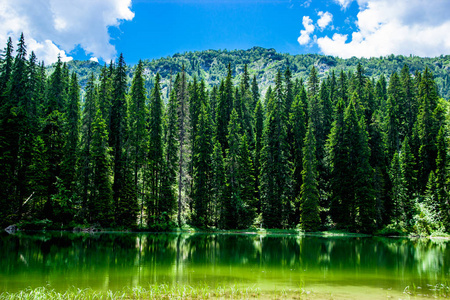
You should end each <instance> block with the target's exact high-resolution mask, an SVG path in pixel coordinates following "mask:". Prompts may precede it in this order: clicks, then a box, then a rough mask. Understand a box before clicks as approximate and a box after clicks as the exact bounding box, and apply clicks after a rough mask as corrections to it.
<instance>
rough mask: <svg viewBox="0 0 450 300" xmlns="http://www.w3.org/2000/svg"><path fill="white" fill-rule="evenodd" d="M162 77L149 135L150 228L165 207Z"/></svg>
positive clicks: (152, 106)
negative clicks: (161, 189)
mask: <svg viewBox="0 0 450 300" xmlns="http://www.w3.org/2000/svg"><path fill="white" fill-rule="evenodd" d="M160 79H161V77H160V75H159V73H157V74H156V77H155V86H154V87H153V90H152V94H151V97H150V118H149V120H150V121H149V133H148V141H149V145H148V149H149V152H148V175H147V176H148V179H149V199H148V205H147V210H148V211H147V214H148V220H147V223H148V225H149V226H152V225H155V223H156V222H157V221H158V220H159V218H160V216H161V213H162V211H161V210H160V207H161V206H162V205H163V204H162V203H161V202H160V201H161V198H160V188H161V180H162V178H161V177H162V174H161V172H162V170H163V167H164V153H163V143H162V142H163V140H162V138H163V132H162V117H163V116H162V105H163V102H162V98H161V90H160Z"/></svg>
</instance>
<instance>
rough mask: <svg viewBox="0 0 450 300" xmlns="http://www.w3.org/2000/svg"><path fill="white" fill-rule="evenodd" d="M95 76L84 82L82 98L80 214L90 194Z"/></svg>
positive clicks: (84, 208)
mask: <svg viewBox="0 0 450 300" xmlns="http://www.w3.org/2000/svg"><path fill="white" fill-rule="evenodd" d="M94 81H95V78H94V74H93V73H91V76H90V78H89V80H88V82H87V83H86V88H85V90H86V94H85V99H84V108H83V116H82V121H81V122H82V123H81V132H82V137H81V144H82V148H81V162H80V166H81V168H82V171H81V173H82V175H81V177H82V194H81V195H82V196H81V198H82V204H81V206H82V212H81V215H83V216H84V215H85V212H86V209H87V205H88V203H89V202H90V198H91V197H92V196H93V195H92V188H93V183H92V176H91V175H92V173H93V171H92V153H91V143H92V129H93V127H92V126H93V123H94V118H95V114H96V112H97V93H96V88H95V82H94Z"/></svg>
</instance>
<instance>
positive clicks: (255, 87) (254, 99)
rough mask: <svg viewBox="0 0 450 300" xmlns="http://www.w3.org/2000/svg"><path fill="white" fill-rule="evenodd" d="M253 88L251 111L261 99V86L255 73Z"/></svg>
mask: <svg viewBox="0 0 450 300" xmlns="http://www.w3.org/2000/svg"><path fill="white" fill-rule="evenodd" d="M251 89H252V105H251V107H250V111H255V109H256V105H257V103H258V101H259V100H260V99H259V87H258V82H257V81H256V75H253V79H252V85H251Z"/></svg>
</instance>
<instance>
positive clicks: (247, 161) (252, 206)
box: [238, 134, 257, 228]
mask: <svg viewBox="0 0 450 300" xmlns="http://www.w3.org/2000/svg"><path fill="white" fill-rule="evenodd" d="M238 164H239V169H238V178H239V189H240V191H239V195H240V198H241V201H242V205H243V210H242V216H241V217H240V219H241V222H240V224H239V227H240V228H249V227H250V225H252V224H253V220H254V219H255V216H256V206H257V204H256V198H255V192H254V191H255V190H254V187H255V177H254V175H253V174H254V170H253V161H252V156H251V152H250V149H249V144H248V142H247V136H246V135H245V134H243V135H242V136H241V137H240V141H239V157H238Z"/></svg>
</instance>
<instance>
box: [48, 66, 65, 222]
mask: <svg viewBox="0 0 450 300" xmlns="http://www.w3.org/2000/svg"><path fill="white" fill-rule="evenodd" d="M63 72H64V70H63V64H62V62H61V59H60V58H59V59H58V61H57V62H56V65H55V70H54V71H53V73H52V75H51V76H50V79H49V86H48V92H47V101H46V103H45V109H44V128H43V132H42V134H43V139H44V142H45V146H46V151H45V152H46V156H47V158H46V160H47V162H48V172H47V201H46V205H45V207H44V215H45V216H46V217H47V218H49V219H52V218H53V216H54V212H53V209H54V208H57V207H56V206H57V203H53V200H52V196H53V195H55V194H56V192H57V189H56V181H57V178H58V177H60V174H61V162H62V161H63V156H64V153H63V146H64V141H65V134H64V123H65V114H64V111H65V104H66V103H67V100H66V99H67V93H66V90H67V89H66V81H65V80H64V74H63Z"/></svg>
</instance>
